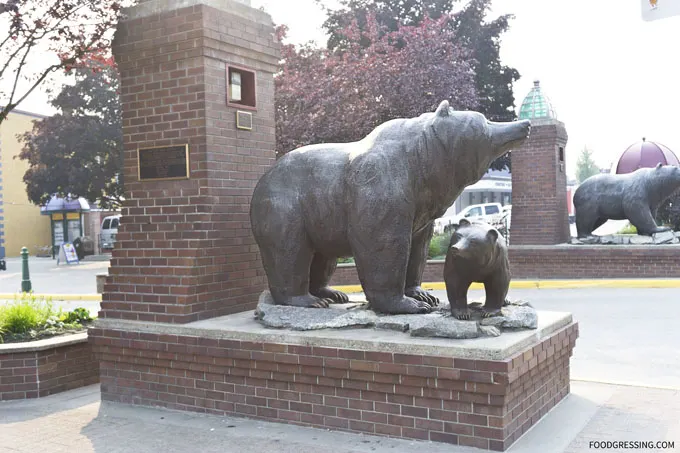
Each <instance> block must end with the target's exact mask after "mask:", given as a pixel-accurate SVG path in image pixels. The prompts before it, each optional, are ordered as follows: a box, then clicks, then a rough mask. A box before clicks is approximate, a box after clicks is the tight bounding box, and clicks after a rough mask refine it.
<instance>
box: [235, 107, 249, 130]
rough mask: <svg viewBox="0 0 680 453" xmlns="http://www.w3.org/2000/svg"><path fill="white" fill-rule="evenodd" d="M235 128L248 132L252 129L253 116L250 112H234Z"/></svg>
mask: <svg viewBox="0 0 680 453" xmlns="http://www.w3.org/2000/svg"><path fill="white" fill-rule="evenodd" d="M236 128H237V129H244V130H246V131H250V130H252V129H253V114H252V113H250V112H242V111H240V110H239V111H237V112H236Z"/></svg>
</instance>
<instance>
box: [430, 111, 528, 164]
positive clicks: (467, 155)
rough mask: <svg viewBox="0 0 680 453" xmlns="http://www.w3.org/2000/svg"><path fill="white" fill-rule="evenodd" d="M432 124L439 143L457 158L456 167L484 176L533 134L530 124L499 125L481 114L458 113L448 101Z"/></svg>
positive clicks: (526, 122) (437, 112) (519, 122)
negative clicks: (463, 166)
mask: <svg viewBox="0 0 680 453" xmlns="http://www.w3.org/2000/svg"><path fill="white" fill-rule="evenodd" d="M431 124H432V129H433V132H434V135H435V136H436V137H437V139H438V140H439V141H440V142H441V143H442V145H443V146H444V147H445V148H446V149H447V151H449V152H450V153H452V154H453V155H455V158H456V165H465V166H466V167H467V168H470V169H475V170H477V172H479V171H482V174H484V172H486V170H487V169H488V168H489V165H490V164H491V162H493V161H494V160H496V159H498V158H499V157H501V156H502V155H504V154H505V153H507V152H508V151H510V150H511V149H513V148H516V147H518V146H519V145H521V144H522V142H524V140H526V139H527V137H529V132H530V130H531V123H530V122H529V121H528V120H523V121H512V122H507V123H496V122H493V121H488V120H487V119H486V117H484V115H482V114H481V113H478V112H471V111H455V110H453V109H452V108H451V107H450V106H449V102H448V101H442V102H441V103H440V104H439V107H437V111H436V112H435V114H434V118H433V121H432V123H431ZM480 177H481V176H480Z"/></svg>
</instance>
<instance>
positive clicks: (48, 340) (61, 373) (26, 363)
mask: <svg viewBox="0 0 680 453" xmlns="http://www.w3.org/2000/svg"><path fill="white" fill-rule="evenodd" d="M92 321H93V319H92V318H91V317H90V314H89V312H88V311H87V310H86V309H84V308H77V309H75V310H73V311H71V312H62V311H61V310H55V309H54V308H53V306H52V303H51V301H49V300H45V299H37V298H36V297H35V296H33V295H32V294H22V295H21V296H17V297H16V298H15V300H14V301H13V302H10V303H7V304H3V305H0V329H1V330H0V339H2V340H3V341H4V344H0V401H4V400H12V399H23V398H38V397H42V396H47V395H51V394H54V393H58V392H62V391H65V390H70V389H74V388H77V387H82V386H85V385H90V384H95V383H97V382H99V363H98V362H97V361H96V360H95V358H94V355H93V353H92V348H91V346H90V344H89V343H88V341H87V326H88V325H89V324H90V323H91V322H92Z"/></svg>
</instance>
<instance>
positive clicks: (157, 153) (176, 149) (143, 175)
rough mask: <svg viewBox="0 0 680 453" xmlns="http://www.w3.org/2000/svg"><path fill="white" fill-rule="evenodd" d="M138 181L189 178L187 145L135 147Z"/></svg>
mask: <svg viewBox="0 0 680 453" xmlns="http://www.w3.org/2000/svg"><path fill="white" fill-rule="evenodd" d="M137 169H138V177H139V180H140V181H168V180H173V179H189V145H188V144H187V145H170V146H156V147H151V148H138V149H137Z"/></svg>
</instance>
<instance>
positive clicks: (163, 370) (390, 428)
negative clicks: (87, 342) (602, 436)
mask: <svg viewBox="0 0 680 453" xmlns="http://www.w3.org/2000/svg"><path fill="white" fill-rule="evenodd" d="M577 336H578V325H577V324H576V323H571V324H569V325H568V326H566V327H564V328H562V329H560V330H558V331H556V332H554V333H553V334H551V335H548V336H546V337H544V338H543V339H542V340H540V342H535V343H534V344H532V345H530V346H528V347H526V348H524V349H523V350H521V351H520V352H518V353H516V354H515V355H513V356H512V357H509V358H507V359H505V360H472V359H459V358H454V357H442V356H423V355H407V354H398V353H390V352H377V351H368V350H356V349H341V348H330V347H316V346H309V345H307V346H301V345H293V344H274V343H266V342H265V343H262V342H257V343H256V342H249V341H240V340H224V339H214V338H200V337H197V336H188V335H184V334H183V335H163V334H157V333H149V332H139V331H131V330H123V329H120V328H97V329H94V330H93V331H92V332H91V339H92V341H93V344H94V348H95V349H94V350H95V353H96V354H97V356H98V358H99V359H100V360H101V362H100V366H101V382H102V387H101V388H102V399H103V400H110V401H116V402H122V403H129V404H138V405H144V406H162V407H167V408H172V409H181V410H188V411H197V412H205V413H211V414H219V415H236V416H247V417H251V418H257V419H263V420H270V421H277V422H284V423H293V424H297V425H307V426H314V427H319V428H329V429H335V430H341V431H355V432H363V433H369V434H378V435H386V436H394V437H403V438H410V439H423V440H432V441H438V442H448V443H451V444H458V445H468V446H474V447H479V448H486V449H491V450H498V451H502V450H506V449H507V448H508V447H510V445H512V443H513V442H515V441H516V440H517V439H518V438H519V437H520V436H521V435H522V434H523V433H524V432H526V431H527V430H528V429H529V428H530V427H531V426H532V425H534V424H535V423H536V422H537V421H538V420H539V419H540V418H541V417H542V416H543V415H545V414H546V413H547V412H548V411H549V410H550V409H551V408H552V407H554V406H555V405H556V404H557V403H558V402H559V401H560V400H561V399H562V398H564V397H565V396H566V395H567V394H568V393H569V358H570V356H571V354H572V349H573V348H574V344H575V342H576V338H577Z"/></svg>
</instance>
